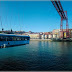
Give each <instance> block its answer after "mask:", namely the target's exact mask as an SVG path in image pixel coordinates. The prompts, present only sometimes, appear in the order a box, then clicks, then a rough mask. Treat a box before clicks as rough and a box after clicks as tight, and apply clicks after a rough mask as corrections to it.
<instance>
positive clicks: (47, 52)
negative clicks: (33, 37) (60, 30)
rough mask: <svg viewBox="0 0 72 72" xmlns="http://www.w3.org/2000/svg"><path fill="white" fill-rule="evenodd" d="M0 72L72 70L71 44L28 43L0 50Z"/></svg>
mask: <svg viewBox="0 0 72 72" xmlns="http://www.w3.org/2000/svg"><path fill="white" fill-rule="evenodd" d="M0 70H3V71H4V70H7V71H8V70H12V71H15V70H16V71H18V70H23V71H24V70H25V71H28V70H30V71H41V70H42V71H47V70H48V71H50V70H51V71H53V70H55V71H56V70H72V42H48V41H30V44H28V45H22V46H15V47H9V48H3V49H0Z"/></svg>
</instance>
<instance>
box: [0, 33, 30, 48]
mask: <svg viewBox="0 0 72 72" xmlns="http://www.w3.org/2000/svg"><path fill="white" fill-rule="evenodd" d="M29 40H30V36H24V35H15V34H2V33H0V48H4V47H10V46H17V45H25V44H29Z"/></svg>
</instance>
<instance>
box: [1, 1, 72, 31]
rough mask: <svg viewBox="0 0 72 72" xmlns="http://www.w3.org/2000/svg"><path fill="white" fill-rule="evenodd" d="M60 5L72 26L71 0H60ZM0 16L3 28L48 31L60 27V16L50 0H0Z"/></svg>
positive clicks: (71, 26) (70, 26)
mask: <svg viewBox="0 0 72 72" xmlns="http://www.w3.org/2000/svg"><path fill="white" fill-rule="evenodd" d="M61 5H62V7H63V9H64V10H65V11H66V10H67V14H68V23H69V28H72V1H61ZM0 16H1V20H2V26H3V28H4V30H10V29H11V28H12V29H13V30H14V31H19V30H24V31H26V32H27V31H33V32H48V31H52V30H53V29H59V28H60V16H59V14H58V13H57V11H56V9H55V8H54V6H53V5H52V3H51V1H1V2H0ZM64 25H65V22H64ZM1 29H2V27H1V23H0V30H1Z"/></svg>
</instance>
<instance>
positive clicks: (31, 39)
mask: <svg viewBox="0 0 72 72" xmlns="http://www.w3.org/2000/svg"><path fill="white" fill-rule="evenodd" d="M30 41H51V39H30Z"/></svg>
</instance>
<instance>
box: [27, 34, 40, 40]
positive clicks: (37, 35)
mask: <svg viewBox="0 0 72 72" xmlns="http://www.w3.org/2000/svg"><path fill="white" fill-rule="evenodd" d="M28 35H29V36H30V39H41V35H40V34H39V33H31V34H28Z"/></svg>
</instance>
